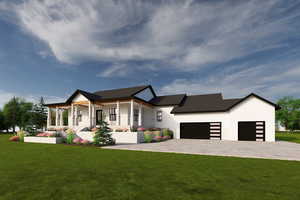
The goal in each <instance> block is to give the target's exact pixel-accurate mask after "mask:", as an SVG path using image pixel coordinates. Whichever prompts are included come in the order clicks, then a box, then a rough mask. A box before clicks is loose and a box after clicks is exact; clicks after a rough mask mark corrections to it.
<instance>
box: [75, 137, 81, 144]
mask: <svg viewBox="0 0 300 200" xmlns="http://www.w3.org/2000/svg"><path fill="white" fill-rule="evenodd" d="M81 142H82V139H81V138H75V139H73V143H75V144H81Z"/></svg>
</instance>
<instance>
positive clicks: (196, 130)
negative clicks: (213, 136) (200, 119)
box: [180, 123, 210, 139]
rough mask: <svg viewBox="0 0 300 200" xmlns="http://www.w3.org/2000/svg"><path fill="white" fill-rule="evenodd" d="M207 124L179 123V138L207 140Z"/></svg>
mask: <svg viewBox="0 0 300 200" xmlns="http://www.w3.org/2000/svg"><path fill="white" fill-rule="evenodd" d="M209 130H210V129H209V123H181V124H180V138H185V139H209V133H210V132H209Z"/></svg>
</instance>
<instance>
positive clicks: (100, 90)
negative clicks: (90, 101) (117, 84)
mask: <svg viewBox="0 0 300 200" xmlns="http://www.w3.org/2000/svg"><path fill="white" fill-rule="evenodd" d="M150 86H151V85H138V86H133V87H126V88H114V89H104V90H98V91H95V92H93V93H97V92H106V91H113V90H122V89H131V88H138V87H145V88H146V87H150Z"/></svg>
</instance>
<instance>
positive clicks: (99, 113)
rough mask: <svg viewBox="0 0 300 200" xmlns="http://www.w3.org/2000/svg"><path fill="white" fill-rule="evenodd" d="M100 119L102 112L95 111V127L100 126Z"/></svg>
mask: <svg viewBox="0 0 300 200" xmlns="http://www.w3.org/2000/svg"><path fill="white" fill-rule="evenodd" d="M102 117H103V114H102V110H96V124H97V125H100V122H101V121H102V120H103V119H102Z"/></svg>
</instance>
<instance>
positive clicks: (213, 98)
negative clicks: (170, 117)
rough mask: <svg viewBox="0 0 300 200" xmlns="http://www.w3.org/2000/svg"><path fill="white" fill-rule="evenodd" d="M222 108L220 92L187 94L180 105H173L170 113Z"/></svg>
mask: <svg viewBox="0 0 300 200" xmlns="http://www.w3.org/2000/svg"><path fill="white" fill-rule="evenodd" d="M222 110H224V103H223V98H222V94H221V93H217V94H204V95H193V96H187V97H186V98H185V100H184V102H183V104H182V105H181V106H178V107H175V108H174V109H173V110H172V111H171V113H196V112H212V111H222Z"/></svg>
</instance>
